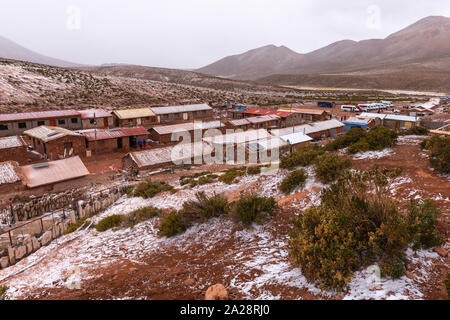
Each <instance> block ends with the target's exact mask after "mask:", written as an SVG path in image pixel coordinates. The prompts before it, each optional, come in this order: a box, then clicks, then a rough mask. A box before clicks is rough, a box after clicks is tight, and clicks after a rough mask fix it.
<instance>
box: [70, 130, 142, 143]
mask: <svg viewBox="0 0 450 320" xmlns="http://www.w3.org/2000/svg"><path fill="white" fill-rule="evenodd" d="M79 132H80V133H81V134H82V135H84V136H85V137H86V139H88V141H95V140H107V139H117V138H121V137H130V136H142V135H146V134H148V131H147V129H145V128H144V127H130V128H115V129H97V135H96V133H95V129H89V130H82V131H79Z"/></svg>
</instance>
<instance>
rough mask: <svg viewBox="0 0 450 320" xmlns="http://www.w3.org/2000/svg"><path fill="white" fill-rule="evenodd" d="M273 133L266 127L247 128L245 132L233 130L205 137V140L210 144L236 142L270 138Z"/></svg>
mask: <svg viewBox="0 0 450 320" xmlns="http://www.w3.org/2000/svg"><path fill="white" fill-rule="evenodd" d="M270 137H271V135H270V133H269V132H267V130H265V129H257V130H247V131H243V132H233V133H228V134H222V135H218V136H213V137H206V138H203V141H205V142H207V143H209V144H235V143H244V142H251V141H255V140H259V139H267V138H270Z"/></svg>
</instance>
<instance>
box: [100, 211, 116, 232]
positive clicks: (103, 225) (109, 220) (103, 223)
mask: <svg viewBox="0 0 450 320" xmlns="http://www.w3.org/2000/svg"><path fill="white" fill-rule="evenodd" d="M121 220H122V217H121V216H120V215H118V214H113V215H111V216H108V217H105V218H103V219H101V220H100V221H99V222H98V223H97V224H96V225H95V229H97V231H99V232H103V231H106V230H109V229H111V228H114V227H117V226H118V225H119V224H120V222H121Z"/></svg>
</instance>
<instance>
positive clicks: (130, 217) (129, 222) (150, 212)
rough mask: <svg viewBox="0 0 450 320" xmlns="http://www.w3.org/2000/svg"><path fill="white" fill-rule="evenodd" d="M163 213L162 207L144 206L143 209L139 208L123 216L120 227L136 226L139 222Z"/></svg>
mask: <svg viewBox="0 0 450 320" xmlns="http://www.w3.org/2000/svg"><path fill="white" fill-rule="evenodd" d="M160 213H161V210H160V209H157V208H155V207H151V206H150V207H144V208H141V209H137V210H135V211H132V212H130V213H127V214H125V215H122V216H121V219H120V227H121V228H129V227H134V226H135V225H137V224H138V223H141V222H143V221H146V220H149V219H151V218H154V217H156V216H158V215H159V214H160Z"/></svg>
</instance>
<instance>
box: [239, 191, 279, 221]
mask: <svg viewBox="0 0 450 320" xmlns="http://www.w3.org/2000/svg"><path fill="white" fill-rule="evenodd" d="M276 207H277V202H276V201H275V199H274V198H273V197H269V198H266V197H258V196H256V195H250V196H244V197H242V198H240V199H239V200H236V201H233V202H232V203H231V204H230V216H231V217H232V218H234V219H235V220H237V221H241V222H242V223H243V224H244V225H249V224H251V223H252V222H261V221H262V220H264V219H265V218H267V217H268V216H270V215H272V213H273V211H274V209H275V208H276Z"/></svg>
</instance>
